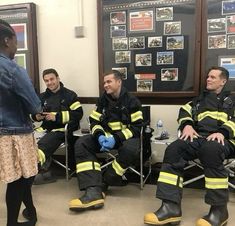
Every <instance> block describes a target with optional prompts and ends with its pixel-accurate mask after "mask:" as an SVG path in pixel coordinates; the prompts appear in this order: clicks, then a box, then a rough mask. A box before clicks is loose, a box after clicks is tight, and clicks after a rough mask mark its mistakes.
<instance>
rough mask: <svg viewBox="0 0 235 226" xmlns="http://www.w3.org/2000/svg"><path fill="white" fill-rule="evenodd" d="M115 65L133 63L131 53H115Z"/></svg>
mask: <svg viewBox="0 0 235 226" xmlns="http://www.w3.org/2000/svg"><path fill="white" fill-rule="evenodd" d="M115 63H116V64H123V63H131V51H117V52H115Z"/></svg>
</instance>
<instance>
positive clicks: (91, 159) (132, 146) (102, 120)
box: [75, 87, 143, 190]
mask: <svg viewBox="0 0 235 226" xmlns="http://www.w3.org/2000/svg"><path fill="white" fill-rule="evenodd" d="M89 119H90V128H91V135H87V136H83V137H81V138H80V139H79V140H78V141H77V142H76V144H75V157H76V161H77V165H76V170H77V175H78V180H79V186H80V189H81V190H83V189H86V188H87V187H89V186H101V183H102V178H101V168H100V163H99V161H98V160H97V157H96V153H99V152H100V149H101V146H100V144H99V142H98V137H99V136H100V135H105V136H113V137H114V139H115V147H114V148H115V149H117V150H118V153H119V155H118V156H117V158H116V159H115V160H114V161H113V162H112V164H110V166H109V167H108V168H107V170H106V171H105V173H103V179H104V180H105V181H106V182H107V183H108V184H109V185H120V184H121V182H122V180H121V179H122V175H123V174H124V173H125V171H126V169H127V168H128V166H130V165H132V164H134V162H135V161H136V158H137V157H138V153H139V137H140V131H141V126H142V124H143V114H142V111H141V104H140V102H139V100H138V99H137V98H136V97H135V96H133V95H132V94H130V93H128V92H127V90H126V89H125V88H124V87H122V88H121V92H120V96H119V98H118V99H116V100H115V99H113V98H112V97H111V95H108V94H107V93H106V92H105V93H104V94H103V95H102V96H101V97H100V98H99V100H98V103H97V108H96V110H94V111H93V112H92V113H91V115H90V117H89Z"/></svg>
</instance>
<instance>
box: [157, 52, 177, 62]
mask: <svg viewBox="0 0 235 226" xmlns="http://www.w3.org/2000/svg"><path fill="white" fill-rule="evenodd" d="M161 64H174V52H172V51H165V52H157V65H161Z"/></svg>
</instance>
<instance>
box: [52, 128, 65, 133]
mask: <svg viewBox="0 0 235 226" xmlns="http://www.w3.org/2000/svg"><path fill="white" fill-rule="evenodd" d="M51 131H52V132H56V131H59V132H64V131H65V129H64V128H57V129H53V130H51Z"/></svg>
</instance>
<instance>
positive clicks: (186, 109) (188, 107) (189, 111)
mask: <svg viewBox="0 0 235 226" xmlns="http://www.w3.org/2000/svg"><path fill="white" fill-rule="evenodd" d="M182 109H184V110H185V111H187V112H188V114H189V115H190V116H192V107H191V105H190V104H189V103H187V104H185V105H184V106H182Z"/></svg>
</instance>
